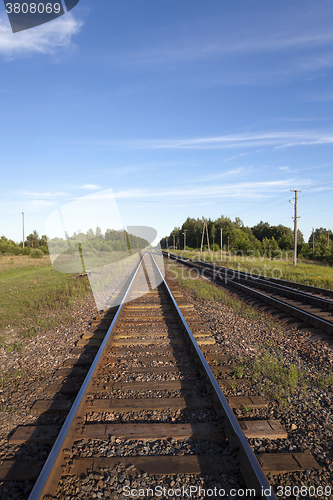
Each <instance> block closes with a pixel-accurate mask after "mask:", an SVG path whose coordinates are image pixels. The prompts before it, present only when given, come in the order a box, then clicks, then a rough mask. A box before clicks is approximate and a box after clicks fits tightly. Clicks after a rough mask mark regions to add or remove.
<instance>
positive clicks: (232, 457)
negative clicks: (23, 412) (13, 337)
mask: <svg viewBox="0 0 333 500" xmlns="http://www.w3.org/2000/svg"><path fill="white" fill-rule="evenodd" d="M159 273H160V271H159V270H158V268H157V266H155V261H154V258H153V255H150V254H145V256H144V257H143V259H142V262H141V263H140V266H139V267H138V268H137V270H136V272H135V274H134V276H133V278H132V280H131V283H130V285H129V287H128V289H127V291H126V292H125V295H124V298H123V302H122V303H121V305H120V306H119V308H117V309H111V310H107V311H103V312H102V313H101V314H100V315H99V317H98V318H96V320H95V321H94V322H93V323H92V325H91V332H90V334H89V335H85V336H84V337H85V338H82V339H81V340H80V341H79V343H78V346H77V347H75V348H74V349H73V351H72V355H73V356H74V355H75V356H79V357H75V358H69V359H68V360H67V361H66V363H65V365H64V367H63V368H61V369H59V370H57V371H56V372H55V373H54V378H53V381H52V383H51V384H50V386H49V388H48V391H47V394H48V397H46V398H45V399H43V400H40V401H36V402H35V404H34V406H33V407H32V409H31V412H32V413H34V414H36V415H37V416H38V421H37V422H36V423H35V424H36V425H31V426H21V427H18V428H17V429H16V431H15V432H14V434H12V435H11V437H10V442H11V443H16V444H21V445H22V446H27V445H29V444H30V445H31V444H33V445H34V446H35V447H38V446H41V447H43V446H44V447H45V445H50V443H51V444H53V446H52V449H51V451H50V453H49V455H48V458H47V460H46V462H45V463H44V465H43V464H42V463H41V462H40V461H38V462H36V461H35V460H34V459H33V458H34V457H33V456H31V457H29V459H24V460H22V459H21V460H7V461H4V462H3V463H2V464H1V465H0V480H1V481H9V482H12V483H13V482H15V481H24V480H25V481H30V483H29V484H31V482H33V481H34V480H35V484H34V486H33V489H32V491H31V492H30V495H29V500H37V499H38V500H41V499H43V498H57V499H66V500H67V499H72V498H73V499H75V498H89V499H90V498H92V497H91V494H92V491H93V492H94V495H95V497H94V498H101V499H103V498H110V496H111V498H122V497H121V495H122V494H123V495H124V498H125V497H129V496H131V495H130V494H127V493H128V492H130V491H131V490H130V488H132V490H133V491H134V492H135V491H137V490H135V487H134V486H133V485H138V484H141V485H142V484H145V485H146V487H150V486H152V485H153V484H155V483H154V481H155V482H156V481H158V484H162V485H164V487H165V488H166V493H165V497H163V498H168V497H169V496H171V495H170V494H169V493H168V492H169V491H171V490H172V491H175V488H176V487H178V486H179V488H178V489H179V491H181V490H180V485H181V484H182V485H183V486H184V485H185V493H184V492H183V493H184V494H183V495H182V496H186V495H187V493H186V491H188V490H186V488H192V490H190V491H191V493H192V495H191V496H193V497H194V498H200V496H202V494H201V495H200V492H198V491H197V490H195V488H197V487H198V484H204V485H206V487H208V489H209V490H210V491H214V488H215V492H214V493H213V494H214V498H228V495H230V496H229V498H231V497H232V498H238V497H237V494H236V495H235V494H232V491H234V492H237V491H239V492H245V491H246V490H248V491H250V490H251V494H248V495H247V497H252V498H265V499H274V498H276V497H275V494H274V492H273V491H272V490H271V488H270V486H269V482H268V480H267V478H266V475H267V474H280V473H283V472H289V471H298V470H309V469H310V470H311V469H320V467H319V466H318V464H317V463H316V461H315V460H314V459H313V457H312V455H311V454H310V453H309V452H303V453H261V454H260V455H257V456H255V455H254V453H253V451H252V449H251V447H250V446H249V444H248V441H247V439H248V438H255V437H258V438H260V439H263V438H267V439H284V438H287V433H286V432H285V430H284V429H283V427H282V426H281V425H280V423H279V422H278V421H277V420H267V419H266V420H260V419H255V420H246V419H242V420H241V421H240V422H239V421H238V420H237V419H236V417H235V415H234V412H233V410H235V409H237V408H243V407H248V408H261V407H264V406H266V405H267V401H265V400H264V399H263V398H262V397H261V396H253V395H251V396H248V397H245V396H232V397H228V398H225V396H224V395H223V392H222V390H223V388H224V387H227V386H228V384H230V377H231V376H232V373H233V370H234V369H235V367H234V366H233V365H232V362H231V360H230V357H229V356H227V355H226V354H225V353H223V351H221V349H220V348H219V347H217V346H216V344H215V340H214V339H213V338H212V336H211V332H210V330H209V328H208V327H207V326H206V325H205V324H204V323H202V321H201V320H200V318H199V316H198V315H197V314H196V311H195V309H194V307H193V306H190V305H189V304H187V303H186V301H185V300H184V298H183V295H182V293H181V290H180V288H179V287H178V286H177V285H176V284H175V283H174V282H172V280H168V284H167V282H166V281H164V280H163V282H162V283H161V285H159V286H158V287H157V288H154V289H153V287H152V283H151V277H152V276H153V277H154V276H156V280H157V279H158V278H159V277H160V276H159ZM147 285H148V288H149V293H147V294H145V295H143V296H140V297H138V294H140V291H141V290H144V289H145V288H146V287H147ZM131 297H136V298H134V299H133V300H131ZM213 372H214V375H213ZM49 414H51V415H54V414H65V415H67V417H66V420H65V422H64V424H63V426H62V427H61V428H59V427H57V426H55V425H54V424H52V425H45V422H47V415H49ZM170 443H171V446H170ZM138 451H140V453H138ZM133 477H134V479H135V480H134V482H133ZM212 477H213V479H212ZM110 478H111V479H110ZM112 478H113V479H112ZM126 478H129V479H126ZM172 478H176V480H174V479H172ZM200 478H201V479H200ZM202 478H204V479H203V480H204V483H200V481H201V480H202ZM140 481H141V482H140ZM92 484H93V485H94V486H91V485H92ZM86 488H92V489H90V490H87V489H86ZM126 488H127V489H126ZM27 489H28V490H29V488H27ZM207 491H208V490H207ZM85 492H87V495H86V496H84V495H85ZM27 496H28V495H27ZM132 496H136V494H135V493H133V495H132ZM175 496H181V495H178V494H177V493H175ZM207 496H212V495H211V494H208V495H207ZM243 496H244V493H239V497H243ZM20 498H21V497H20Z"/></svg>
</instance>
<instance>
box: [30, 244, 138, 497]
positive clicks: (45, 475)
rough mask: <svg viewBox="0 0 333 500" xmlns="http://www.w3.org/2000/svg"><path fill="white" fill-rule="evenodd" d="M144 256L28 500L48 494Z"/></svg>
mask: <svg viewBox="0 0 333 500" xmlns="http://www.w3.org/2000/svg"><path fill="white" fill-rule="evenodd" d="M144 255H145V254H143V255H142V256H141V257H140V261H139V263H138V265H137V268H136V270H135V272H134V275H133V277H132V279H131V282H130V284H129V286H128V288H127V290H126V292H125V294H124V297H123V299H122V301H121V303H120V305H119V307H118V310H117V312H116V314H115V316H114V318H113V320H112V323H111V325H110V327H109V329H108V330H107V332H106V334H105V337H104V339H103V342H102V344H101V346H100V348H99V350H98V352H97V354H96V356H95V358H94V361H93V363H92V365H91V367H90V369H89V371H88V373H87V375H86V377H85V379H84V382H83V384H82V386H81V388H80V390H79V393H78V395H77V396H76V398H75V400H74V403H73V405H72V406H71V409H70V411H69V414H68V415H67V418H66V420H65V422H64V425H63V426H62V428H61V430H60V432H59V434H58V437H57V439H56V441H55V443H54V445H53V447H52V449H51V452H50V454H49V456H48V458H47V460H46V462H45V464H44V467H43V469H42V470H41V472H40V474H39V476H38V479H37V481H36V483H35V485H34V487H33V489H32V491H31V493H30V495H29V498H28V500H38V499H42V498H43V496H44V495H46V494H49V492H48V491H45V489H46V486H47V481H48V480H50V479H49V478H50V476H52V473H53V472H54V468H55V467H56V466H57V465H58V464H56V461H57V459H58V458H59V453H60V451H61V450H63V447H64V445H65V440H66V438H67V437H68V435H69V430H70V428H71V426H72V424H73V422H74V418H75V416H76V414H77V411H78V409H79V407H80V406H81V404H82V402H83V398H84V395H85V393H86V390H87V388H88V386H89V383H90V381H91V379H92V376H93V373H94V371H95V369H96V366H97V365H98V362H99V360H100V358H101V356H102V353H103V351H104V348H105V346H106V344H107V342H108V339H109V337H110V335H111V332H112V330H113V329H114V327H115V325H116V323H117V322H118V317H119V314H120V311H121V309H122V307H123V305H124V303H125V300H126V297H127V295H128V293H129V291H130V289H131V287H132V284H133V281H134V279H135V277H136V275H137V273H138V270H139V268H140V265H141V262H142V260H143V258H144ZM51 481H52V480H51ZM56 487H57V484H55V481H52V489H53V490H55V489H56ZM42 495H43V496H42Z"/></svg>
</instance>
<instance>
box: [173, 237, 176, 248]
mask: <svg viewBox="0 0 333 500" xmlns="http://www.w3.org/2000/svg"><path fill="white" fill-rule="evenodd" d="M175 240H176V235H175V234H174V235H173V248H176V241H175Z"/></svg>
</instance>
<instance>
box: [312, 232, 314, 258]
mask: <svg viewBox="0 0 333 500" xmlns="http://www.w3.org/2000/svg"><path fill="white" fill-rule="evenodd" d="M312 254H313V256H314V227H313V228H312Z"/></svg>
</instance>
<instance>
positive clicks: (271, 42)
mask: <svg viewBox="0 0 333 500" xmlns="http://www.w3.org/2000/svg"><path fill="white" fill-rule="evenodd" d="M331 43H333V33H332V31H329V30H327V32H326V33H325V32H324V33H319V32H318V33H316V32H314V33H312V34H299V35H294V34H291V33H288V32H286V31H280V32H278V33H266V34H264V35H261V36H258V35H251V34H249V35H247V36H246V35H245V36H244V35H243V36H241V37H235V39H234V40H232V39H230V33H229V32H227V33H226V35H225V37H224V36H223V35H222V36H221V35H219V37H215V38H212V37H211V36H206V37H204V38H203V37H202V36H201V37H200V39H199V40H198V37H197V38H196V39H193V38H192V37H189V38H186V39H179V38H177V41H176V42H175V41H170V42H169V43H165V44H163V45H162V44H161V45H160V46H158V47H154V48H151V47H147V48H143V49H138V50H136V51H135V52H132V53H129V54H128V55H127V58H126V59H127V60H130V61H131V62H132V63H134V64H138V65H145V64H159V65H162V64H166V63H170V62H189V61H194V60H200V59H207V58H216V57H226V56H235V55H237V54H240V55H243V54H248V53H256V52H262V53H267V52H272V51H281V50H290V49H295V50H297V51H300V50H305V49H308V48H309V47H311V48H316V47H321V46H323V45H329V44H331ZM327 57H328V54H327V55H325V56H324V55H322V58H321V63H320V64H321V65H322V64H324V65H325V64H327V63H328V59H327ZM329 61H331V59H329Z"/></svg>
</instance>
